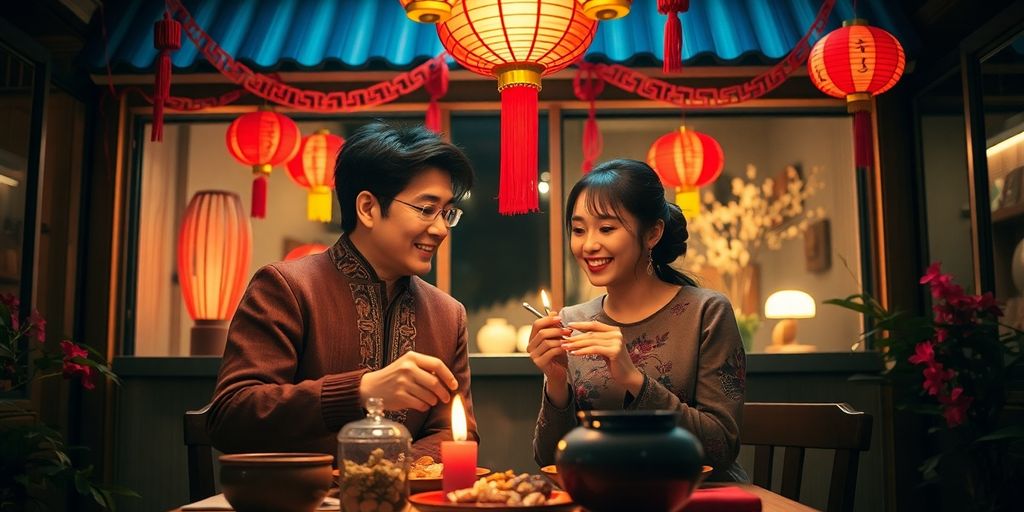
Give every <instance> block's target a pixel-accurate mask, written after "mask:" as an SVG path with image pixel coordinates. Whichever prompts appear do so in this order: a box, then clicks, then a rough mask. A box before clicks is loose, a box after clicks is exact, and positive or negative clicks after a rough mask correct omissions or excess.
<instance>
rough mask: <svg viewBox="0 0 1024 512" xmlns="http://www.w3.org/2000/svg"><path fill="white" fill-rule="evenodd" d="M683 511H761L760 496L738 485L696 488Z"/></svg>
mask: <svg viewBox="0 0 1024 512" xmlns="http://www.w3.org/2000/svg"><path fill="white" fill-rule="evenodd" d="M683 512H761V498H758V497H757V496H755V495H753V494H751V493H749V492H747V491H744V490H743V489H740V488H739V487H710V488H707V489H697V490H696V491H694V492H693V496H692V497H691V498H690V503H688V504H687V505H686V507H684V508H683Z"/></svg>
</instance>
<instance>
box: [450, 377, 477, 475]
mask: <svg viewBox="0 0 1024 512" xmlns="http://www.w3.org/2000/svg"><path fill="white" fill-rule="evenodd" d="M466 430H467V429H466V410H465V409H464V408H463V407H462V398H460V397H459V395H455V400H453V401H452V438H453V439H454V440H453V441H442V442H441V462H442V463H443V464H444V468H443V469H442V473H441V474H442V481H441V489H442V490H443V491H444V493H445V494H448V493H449V492H452V491H454V490H456V489H464V488H467V487H473V482H475V481H476V441H467V440H466V437H467V432H466Z"/></svg>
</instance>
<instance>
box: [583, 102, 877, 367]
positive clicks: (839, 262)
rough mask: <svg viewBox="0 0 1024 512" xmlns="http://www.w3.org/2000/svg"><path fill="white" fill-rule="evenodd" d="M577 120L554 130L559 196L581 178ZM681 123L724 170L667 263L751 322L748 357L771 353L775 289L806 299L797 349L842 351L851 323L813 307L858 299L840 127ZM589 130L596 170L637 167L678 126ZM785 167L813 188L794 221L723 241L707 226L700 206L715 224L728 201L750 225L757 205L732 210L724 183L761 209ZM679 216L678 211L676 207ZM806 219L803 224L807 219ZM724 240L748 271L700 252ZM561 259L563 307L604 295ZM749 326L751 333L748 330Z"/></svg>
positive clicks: (846, 129)
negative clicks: (594, 137)
mask: <svg viewBox="0 0 1024 512" xmlns="http://www.w3.org/2000/svg"><path fill="white" fill-rule="evenodd" d="M583 121H584V119H567V120H566V121H565V122H564V128H563V133H564V146H563V148H564V149H563V151H564V154H565V165H564V176H565V181H564V185H563V190H564V194H565V195H568V193H569V190H571V188H572V186H573V185H574V184H575V183H576V181H578V180H579V179H580V177H581V176H582V171H581V169H580V166H581V151H580V150H579V148H580V147H581V140H582V133H583ZM685 123H686V126H687V128H689V129H692V130H696V131H698V132H702V133H705V134H707V135H710V136H711V137H712V138H714V139H715V140H717V141H718V143H719V144H720V145H721V147H722V151H723V154H724V157H725V167H724V170H723V172H722V175H721V177H719V178H718V180H717V181H715V182H714V183H713V184H711V185H708V186H706V187H703V188H702V189H701V190H700V192H699V194H700V196H701V201H702V203H703V204H701V206H700V213H698V214H696V217H694V215H692V214H691V215H689V216H688V221H689V228H690V241H689V247H688V251H687V255H686V256H685V257H684V258H680V259H679V260H677V261H676V266H677V267H679V268H681V269H683V270H684V271H689V272H690V273H691V274H694V275H695V276H696V277H697V278H698V280H699V281H700V282H701V284H702V285H704V286H708V287H711V288H715V289H718V290H720V291H722V292H724V293H725V294H726V295H727V296H729V298H730V300H731V301H732V303H733V306H734V308H736V310H737V313H738V314H742V315H745V316H749V318H751V325H750V330H751V335H750V339H749V341H747V343H748V350H749V351H753V352H760V351H764V350H766V349H767V348H768V346H769V345H770V344H771V337H772V336H771V332H772V328H773V327H774V326H775V325H776V323H777V322H778V321H779V320H775V319H764V301H765V299H766V298H767V297H768V296H769V295H770V294H771V293H774V292H776V291H779V290H784V289H797V290H802V291H804V292H807V293H808V294H810V295H811V297H813V298H814V300H815V302H816V303H817V304H818V307H817V312H816V316H815V317H814V318H809V319H803V320H799V338H798V340H797V342H798V343H802V344H805V345H812V346H813V347H814V350H817V351H849V350H850V347H851V344H852V342H853V340H855V339H856V337H857V335H858V333H860V329H861V325H860V320H859V318H858V317H857V316H856V315H850V314H849V313H848V312H846V311H844V310H842V309H840V308H836V307H831V306H822V305H821V302H822V301H824V300H826V299H830V298H834V297H844V296H846V295H848V294H851V293H857V292H858V291H859V284H858V282H859V280H860V259H861V248H860V246H859V241H858V232H859V226H858V221H857V217H858V216H857V211H858V204H857V194H856V181H855V175H854V170H853V164H852V162H853V157H852V151H853V149H852V140H853V136H852V123H851V121H850V118H849V117H847V116H793V115H785V114H773V115H771V116H721V117H690V116H688V117H687V118H686V119H685ZM598 124H599V127H600V130H601V134H602V136H603V138H604V149H603V151H602V154H601V159H600V161H607V160H612V159H615V158H631V159H636V160H643V161H646V160H647V154H648V149H649V148H650V147H651V145H652V143H654V141H655V140H657V139H658V138H659V137H661V136H662V135H665V134H667V133H670V132H672V131H674V130H677V129H678V128H679V126H680V118H679V117H678V116H671V117H667V116H666V117H616V118H608V117H602V118H600V119H599V122H598ZM789 168H792V170H793V171H794V172H796V173H797V174H796V175H797V176H799V177H800V178H801V181H803V182H805V183H808V184H810V183H818V184H820V185H822V186H821V187H820V188H817V189H816V190H815V192H814V194H813V195H811V196H810V197H808V198H806V200H805V202H804V205H803V207H802V212H803V213H801V214H799V215H795V216H793V217H792V218H789V219H788V220H787V219H782V222H781V223H779V224H777V225H776V226H775V227H773V228H771V229H768V230H766V232H765V233H764V235H763V237H754V238H753V239H751V238H748V237H745V236H738V235H737V236H731V235H728V234H726V233H727V231H728V230H727V229H725V228H721V229H719V228H717V227H716V222H715V221H714V220H713V219H715V218H716V213H715V210H716V207H714V206H713V204H708V203H707V202H706V201H708V200H712V201H713V202H717V203H719V204H720V205H722V206H718V207H717V212H718V213H717V215H721V214H723V213H724V211H725V210H726V209H728V208H729V207H730V206H729V205H730V202H736V203H737V205H736V206H737V207H739V209H740V210H741V212H743V213H744V215H745V216H746V219H745V220H744V221H741V222H746V223H748V224H751V223H756V222H758V220H757V219H758V218H759V217H761V216H759V215H758V214H757V213H756V211H757V210H756V208H757V204H755V203H749V202H744V201H737V197H736V196H735V195H733V182H734V180H739V183H740V184H741V185H744V184H751V185H753V186H755V187H756V188H757V192H758V193H759V194H760V195H759V198H760V199H759V201H761V204H766V203H771V202H776V201H781V200H783V195H785V193H786V187H785V186H784V183H786V180H787V176H788V175H789V173H788V171H787V169H789ZM766 179H771V180H772V181H773V186H771V187H769V188H768V189H767V190H766V189H765V187H764V185H765V180H766ZM667 195H668V196H669V197H668V199H669V200H676V198H675V193H674V191H667ZM680 199H681V198H680ZM563 201H564V198H563ZM683 208H684V211H685V210H686V206H684V207H683ZM809 212H813V215H808V213H809ZM764 221H766V220H765V219H762V222H764ZM767 222H771V221H767ZM702 223H703V224H702ZM701 225H703V226H705V227H703V228H701V227H700V226H701ZM778 236H781V239H780V240H779V246H778V247H777V248H772V247H768V246H767V245H766V244H769V243H771V244H772V245H773V246H774V243H773V242H774V240H769V239H770V238H771V239H774V238H775V237H778ZM730 239H737V242H736V243H739V244H740V245H739V246H738V248H737V250H738V251H739V252H736V253H735V256H739V254H740V253H741V252H742V251H746V252H747V253H748V254H749V256H750V263H749V264H740V265H739V266H738V268H739V270H737V271H732V270H730V268H729V263H728V259H726V260H723V259H721V258H718V259H716V257H714V256H713V255H711V254H710V253H709V251H708V247H709V246H710V245H713V244H715V243H730V242H729V240H730ZM565 255H566V258H565V281H566V282H565V288H566V291H565V293H566V303H567V304H575V303H578V302H582V301H585V300H588V299H589V298H592V297H595V296H597V295H600V294H602V293H604V292H603V290H601V289H595V288H593V287H591V286H590V284H589V283H588V282H587V279H586V276H585V275H584V274H583V273H582V272H581V270H580V268H579V267H578V265H577V264H576V262H575V261H574V259H573V257H572V254H571V251H570V249H569V247H568V244H567V243H566V245H565ZM844 260H845V262H846V263H844ZM734 261H735V258H734ZM851 274H852V275H851ZM730 283H734V286H730ZM758 320H760V326H759V327H758V326H755V325H753V324H756V323H758Z"/></svg>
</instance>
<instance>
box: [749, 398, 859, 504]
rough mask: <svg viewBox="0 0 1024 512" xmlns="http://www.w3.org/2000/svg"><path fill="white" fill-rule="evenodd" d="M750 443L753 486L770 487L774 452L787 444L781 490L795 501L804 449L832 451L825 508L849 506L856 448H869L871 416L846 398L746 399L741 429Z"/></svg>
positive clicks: (855, 485)
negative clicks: (832, 400)
mask: <svg viewBox="0 0 1024 512" xmlns="http://www.w3.org/2000/svg"><path fill="white" fill-rule="evenodd" d="M740 439H741V441H742V442H743V444H746V445H752V446H754V474H753V481H754V484H755V485H758V486H761V487H764V488H766V489H768V488H771V483H772V471H773V469H774V467H773V462H774V460H773V458H774V451H775V448H776V447H782V448H785V454H784V458H783V470H782V485H781V490H780V494H782V495H783V496H785V497H787V498H790V499H792V500H796V501H799V499H800V487H801V482H802V480H803V465H804V457H805V455H806V449H807V448H816V449H831V450H835V458H834V462H833V467H832V477H831V482H830V483H829V498H828V511H829V512H849V511H852V510H853V497H854V494H855V493H856V487H857V463H858V461H859V459H860V452H862V451H866V450H868V449H869V448H870V447H871V415H869V414H864V413H863V412H860V411H857V410H854V409H853V408H852V407H850V406H849V405H848V404H844V403H822V404H808V403H802V404H801V403H798V404H787V403H747V404H744V406H743V424H742V426H741V430H740Z"/></svg>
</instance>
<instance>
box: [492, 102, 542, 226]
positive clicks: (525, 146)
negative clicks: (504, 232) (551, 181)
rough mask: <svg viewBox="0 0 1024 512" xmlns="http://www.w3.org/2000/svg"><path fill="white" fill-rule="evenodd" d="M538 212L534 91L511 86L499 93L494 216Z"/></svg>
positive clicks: (535, 103) (535, 104)
mask: <svg viewBox="0 0 1024 512" xmlns="http://www.w3.org/2000/svg"><path fill="white" fill-rule="evenodd" d="M539 209H540V207H539V198H538V195H537V88H536V87H532V86H529V85H512V86H509V87H506V88H504V89H502V91H501V176H500V178H499V184H498V213H500V214H502V215H518V214H522V213H530V212H535V211H538V210H539Z"/></svg>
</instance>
